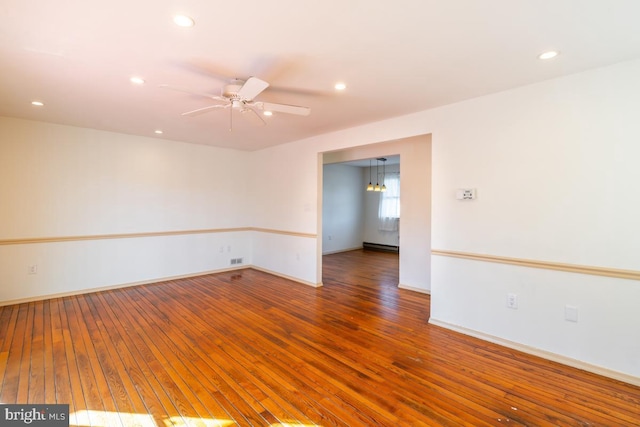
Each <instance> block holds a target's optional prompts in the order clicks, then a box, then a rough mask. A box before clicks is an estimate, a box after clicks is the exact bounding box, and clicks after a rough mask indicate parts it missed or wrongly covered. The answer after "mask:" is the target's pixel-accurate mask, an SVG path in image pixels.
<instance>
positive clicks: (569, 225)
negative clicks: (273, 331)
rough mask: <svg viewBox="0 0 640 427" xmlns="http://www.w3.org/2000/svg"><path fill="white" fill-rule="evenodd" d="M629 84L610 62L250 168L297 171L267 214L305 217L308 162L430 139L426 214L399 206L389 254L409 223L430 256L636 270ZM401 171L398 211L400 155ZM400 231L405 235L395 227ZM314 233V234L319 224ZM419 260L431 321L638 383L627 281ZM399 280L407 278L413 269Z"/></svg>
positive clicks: (637, 128)
mask: <svg viewBox="0 0 640 427" xmlns="http://www.w3.org/2000/svg"><path fill="white" fill-rule="evenodd" d="M638 75H640V61H633V62H628V63H622V64H618V65H616V66H612V67H607V68H602V69H596V70H592V71H589V72H585V73H581V74H577V75H573V76H569V77H565V78H560V79H555V80H549V81H546V82H542V83H539V84H535V85H530V86H527V87H523V88H519V89H515V90H511V91H507V92H502V93H499V94H495V95H491V96H485V97H481V98H477V99H473V100H470V101H466V102H461V103H458V104H454V105H450V106H447V107H443V108H438V109H434V110H429V111H424V112H420V113H416V114H412V115H407V116H403V117H398V118H394V119H390V120H386V121H382V122H378V123H373V124H370V125H366V126H360V127H357V128H352V129H347V130H344V131H340V132H335V133H331V134H327V135H322V136H318V137H314V138H309V139H307V140H303V141H298V142H296V143H292V144H286V145H282V146H279V147H277V148H276V149H269V150H264V151H262V152H257V153H254V156H255V158H258V157H260V158H270V157H272V156H274V155H275V154H276V153H277V156H278V157H280V158H287V162H288V163H295V164H296V165H298V166H296V167H297V168H301V169H302V168H304V169H305V170H304V171H301V170H298V171H296V172H301V174H300V175H301V176H302V177H303V180H304V182H305V183H306V184H304V188H295V192H294V194H286V195H284V194H283V195H281V196H282V197H279V199H278V204H279V205H280V208H279V209H283V210H287V209H290V210H296V211H299V210H300V209H301V207H302V206H303V205H305V204H306V203H309V206H311V205H312V204H313V203H312V202H311V201H310V200H311V199H313V196H311V194H312V193H313V192H314V191H319V190H318V188H317V182H314V180H315V176H317V175H319V176H321V173H318V171H317V169H315V170H314V167H315V166H314V165H315V164H316V156H317V153H322V152H325V153H326V152H330V151H340V150H347V149H352V148H353V147H357V146H364V145H367V144H373V143H377V142H382V141H392V140H397V139H400V138H405V137H411V136H415V135H424V134H431V135H432V144H433V161H432V164H433V191H432V193H431V195H430V198H431V201H432V203H431V204H432V208H433V213H432V215H433V216H432V219H430V218H428V217H426V216H425V217H422V218H419V217H414V218H406V217H405V216H404V214H405V212H407V211H408V210H410V209H409V208H410V206H405V205H404V204H403V206H402V213H403V226H402V227H401V246H402V248H403V251H401V255H402V253H403V252H404V249H405V240H404V236H405V234H404V233H405V231H406V232H407V233H409V234H408V236H412V230H411V229H412V228H413V227H414V226H418V227H419V225H420V223H421V222H422V223H430V225H431V227H430V229H431V230H432V231H433V234H432V236H428V238H429V239H430V241H431V246H432V247H433V248H434V249H439V250H450V251H464V252H470V253H478V254H490V255H497V256H506V257H518V258H525V259H531V260H544V261H550V262H559V263H570V264H579V265H587V266H602V267H610V268H619V269H629V270H636V271H637V270H640V257H639V256H638V254H640V222H639V221H638V220H637V218H639V217H640V199H638V198H637V197H635V193H634V191H635V190H634V188H635V185H636V184H637V183H638V182H640V168H639V167H638V159H639V158H640V144H638V141H640V120H637V112H638V111H640V80H639V79H638V78H637V76H638ZM384 154H389V153H384ZM361 158H366V157H361ZM401 164H402V165H403V174H402V179H403V184H402V185H403V186H402V188H403V198H402V200H403V203H404V202H405V201H406V200H407V198H406V197H405V196H406V194H405V191H404V190H405V188H408V186H407V185H405V184H404V179H405V177H406V171H405V158H404V157H403V158H402V159H401ZM265 168H268V167H267V166H265ZM265 173H267V171H266V170H265ZM294 173H295V172H294ZM296 175H297V174H296ZM414 185H415V184H411V188H413V186H414ZM461 187H475V188H477V190H478V198H477V199H476V200H475V201H473V202H460V201H458V200H456V199H455V190H456V189H457V188H461ZM316 194H317V193H316ZM410 200H411V199H410ZM415 201H416V202H419V201H420V198H419V197H418V198H416V199H415ZM410 203H413V201H412V202H410ZM318 215H319V214H318ZM312 216H313V214H309V212H305V214H304V215H302V218H304V220H303V221H302V223H300V224H298V226H300V227H302V228H304V229H305V230H309V229H313V224H314V222H315V219H314V218H312ZM263 221H264V222H266V223H278V222H279V219H278V218H275V217H273V218H265V219H263ZM299 221H301V220H300V219H298V220H296V222H299ZM410 221H413V224H414V225H412V226H408V225H407V222H410ZM317 230H318V233H321V226H318V227H317ZM429 261H431V262H432V265H431V268H430V271H431V273H430V274H431V279H432V283H431V291H432V309H431V310H432V311H431V314H432V319H433V320H436V321H438V322H440V323H441V324H444V325H451V327H459V328H462V329H466V330H468V331H471V332H472V333H477V334H485V335H488V336H493V337H497V338H499V339H503V340H507V341H510V342H513V343H515V344H519V345H523V346H530V347H531V348H535V349H540V350H543V351H546V352H549V353H552V354H555V355H559V356H562V357H565V358H572V359H577V360H579V361H580V362H583V363H586V364H589V366H595V367H602V368H606V369H609V370H611V371H613V372H617V373H621V374H622V375H627V376H631V377H633V378H640V334H638V333H637V325H638V324H640V311H638V310H636V309H635V308H633V307H631V303H630V302H631V301H636V302H637V301H638V296H639V295H638V294H639V292H640V291H639V287H640V283H638V282H637V281H631V280H623V279H615V278H603V277H598V278H596V277H591V276H586V275H580V274H575V273H564V272H557V271H544V272H541V271H538V270H534V269H530V268H527V267H516V266H505V265H502V264H497V263H484V262H481V261H472V260H462V259H451V258H447V257H443V256H436V255H433V256H430V255H429V254H428V253H421V252H420V251H416V252H414V253H413V254H412V258H411V259H408V260H405V263H408V264H411V265H413V266H415V265H417V264H419V263H428V262H429ZM405 267H406V265H405ZM410 271H411V272H412V273H418V276H419V270H417V269H415V268H414V269H413V270H410ZM401 272H402V264H401ZM418 276H414V279H415V277H418ZM507 292H517V293H518V295H519V304H520V308H519V309H518V310H510V309H507V308H506V307H505V297H506V293H507ZM566 304H573V305H576V306H577V307H578V309H579V321H578V322H577V323H568V322H566V321H565V320H564V306H565V305H566Z"/></svg>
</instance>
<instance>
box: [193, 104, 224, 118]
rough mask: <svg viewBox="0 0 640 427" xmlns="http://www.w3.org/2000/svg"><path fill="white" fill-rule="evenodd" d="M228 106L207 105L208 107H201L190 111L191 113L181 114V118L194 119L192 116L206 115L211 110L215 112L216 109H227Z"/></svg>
mask: <svg viewBox="0 0 640 427" xmlns="http://www.w3.org/2000/svg"><path fill="white" fill-rule="evenodd" d="M228 106H229V105H209V106H208V107H203V108H198V109H196V110H191V111H187V112H185V113H182V114H181V116H189V117H194V116H198V115H200V114H204V113H208V112H209V111H211V110H215V109H218V108H227V107H228Z"/></svg>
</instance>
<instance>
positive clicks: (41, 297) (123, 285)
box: [0, 265, 252, 307]
mask: <svg viewBox="0 0 640 427" xmlns="http://www.w3.org/2000/svg"><path fill="white" fill-rule="evenodd" d="M246 268H252V267H251V266H250V265H243V266H238V267H230V268H222V269H220V270H210V271H200V272H198V273H190V274H182V275H178V276H169V277H158V278H155V279H150V280H143V281H140V282H130V283H120V284H118V285H110V286H101V287H97V288H87V289H78V290H75V291H69V292H60V293H56V294H45V295H37V296H33V297H26V298H18V299H15V300H8V301H0V307H2V306H5V305H13V304H22V303H25V302H33V301H44V300H48V299H53V298H63V297H70V296H74V295H83V294H89V293H92V292H101V291H108V290H110V289H119V288H128V287H131V286H140V285H150V284H152V283H161V282H167V281H169V280H179V279H188V278H189V277H198V276H206V275H207V274H215V273H224V272H225V271H234V270H244V269H246Z"/></svg>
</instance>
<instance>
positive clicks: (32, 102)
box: [31, 101, 44, 107]
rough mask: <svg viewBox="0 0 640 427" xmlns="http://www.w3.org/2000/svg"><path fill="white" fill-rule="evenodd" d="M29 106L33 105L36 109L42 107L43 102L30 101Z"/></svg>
mask: <svg viewBox="0 0 640 427" xmlns="http://www.w3.org/2000/svg"><path fill="white" fill-rule="evenodd" d="M31 105H35V106H36V107H42V106H43V105H44V102H41V101H31Z"/></svg>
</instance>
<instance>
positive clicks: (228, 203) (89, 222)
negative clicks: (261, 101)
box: [0, 118, 252, 302]
mask: <svg viewBox="0 0 640 427" xmlns="http://www.w3.org/2000/svg"><path fill="white" fill-rule="evenodd" d="M247 158H248V154H247V153H244V152H239V151H234V150H226V149H219V148H214V147H208V146H202V145H195V144H186V143H179V142H175V141H166V140H159V139H153V138H142V137H135V136H128V135H122V134H115V133H110V132H104V131H97V130H91V129H81V128H75V127H69V126H62V125H54V124H48V123H41V122H33V121H26V120H19V119H10V118H0V200H1V208H0V243H2V244H0V302H7V301H16V300H21V299H28V298H31V297H40V296H47V295H56V294H65V293H73V292H77V291H83V290H87V289H94V288H100V287H109V286H117V285H122V284H131V283H138V282H145V281H152V280H154V279H161V278H167V277H174V276H181V275H190V274H196V273H199V272H206V271H216V270H220V269H224V268H229V267H230V259H231V258H238V257H242V258H243V262H244V263H248V264H250V263H251V262H252V260H251V255H252V242H251V236H250V235H249V234H248V232H243V231H238V230H237V229H238V228H242V227H247V225H248V220H249V212H250V209H249V206H250V205H249V204H248V203H247V200H248V199H247V185H248V182H247V179H246V176H247V175H248V171H247V167H248V162H247ZM198 230H210V231H212V232H208V233H197V231H198ZM181 231H186V232H190V231H196V233H194V234H190V233H186V234H180V233H178V234H169V235H162V233H172V232H181ZM158 233H160V235H158ZM117 235H121V236H128V237H125V238H113V237H114V236H117ZM25 239H26V240H29V239H31V240H33V239H35V240H36V241H37V243H20V242H24V241H25ZM43 239H45V240H46V239H49V240H48V241H43ZM12 241H13V243H12ZM16 242H18V243H16ZM30 266H36V269H37V271H36V272H35V274H29V273H30V272H29V271H28V268H29V267H30Z"/></svg>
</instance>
